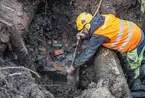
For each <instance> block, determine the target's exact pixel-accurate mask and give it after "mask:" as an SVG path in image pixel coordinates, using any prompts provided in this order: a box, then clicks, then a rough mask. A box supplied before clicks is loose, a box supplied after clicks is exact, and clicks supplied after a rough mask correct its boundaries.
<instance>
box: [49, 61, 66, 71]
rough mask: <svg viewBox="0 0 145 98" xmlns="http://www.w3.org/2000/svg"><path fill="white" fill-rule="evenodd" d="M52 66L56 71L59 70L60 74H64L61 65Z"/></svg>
mask: <svg viewBox="0 0 145 98" xmlns="http://www.w3.org/2000/svg"><path fill="white" fill-rule="evenodd" d="M52 66H53V67H54V68H55V69H56V70H59V71H61V72H65V68H64V66H61V65H58V64H55V63H54V64H52Z"/></svg>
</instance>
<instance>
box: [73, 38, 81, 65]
mask: <svg viewBox="0 0 145 98" xmlns="http://www.w3.org/2000/svg"><path fill="white" fill-rule="evenodd" d="M78 45H79V39H77V44H76V48H75V51H74V54H73V59H72V63H71V67H73V64H74V60H75V57H76V53H77V49H78Z"/></svg>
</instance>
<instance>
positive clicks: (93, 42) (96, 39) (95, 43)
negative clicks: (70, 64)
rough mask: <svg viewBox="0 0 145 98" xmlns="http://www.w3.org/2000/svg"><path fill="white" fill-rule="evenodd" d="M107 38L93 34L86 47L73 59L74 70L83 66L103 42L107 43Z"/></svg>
mask: <svg viewBox="0 0 145 98" xmlns="http://www.w3.org/2000/svg"><path fill="white" fill-rule="evenodd" d="M109 41H110V40H109V39H108V38H107V37H104V36H101V35H96V34H93V35H92V37H91V39H90V41H89V45H88V47H87V48H86V49H85V50H84V51H83V52H82V53H81V54H80V55H79V56H78V57H77V58H76V59H75V62H74V68H77V67H79V66H81V65H84V64H85V63H86V62H87V61H88V60H90V59H91V58H92V57H93V55H94V54H95V53H96V51H97V49H98V48H99V46H101V44H102V43H104V42H109Z"/></svg>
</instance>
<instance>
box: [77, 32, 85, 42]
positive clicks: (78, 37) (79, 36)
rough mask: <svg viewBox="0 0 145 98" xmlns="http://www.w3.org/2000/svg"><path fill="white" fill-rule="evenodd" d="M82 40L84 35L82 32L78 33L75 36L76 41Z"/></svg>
mask: <svg viewBox="0 0 145 98" xmlns="http://www.w3.org/2000/svg"><path fill="white" fill-rule="evenodd" d="M82 38H85V35H84V34H83V33H82V32H79V33H78V34H77V39H78V40H80V39H82Z"/></svg>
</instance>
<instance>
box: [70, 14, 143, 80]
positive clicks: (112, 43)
mask: <svg viewBox="0 0 145 98" xmlns="http://www.w3.org/2000/svg"><path fill="white" fill-rule="evenodd" d="M76 26H77V29H78V30H79V31H80V32H79V33H78V34H77V38H78V39H86V40H89V44H88V47H87V48H86V49H85V50H84V51H83V52H82V53H81V54H80V55H79V56H77V57H76V59H75V62H74V65H73V66H71V67H70V68H69V70H68V74H72V72H73V71H74V70H75V69H76V68H78V67H79V66H81V65H84V64H85V63H86V62H87V61H89V60H90V59H91V58H92V57H93V55H94V54H95V53H96V52H97V50H98V48H99V47H100V46H101V45H102V46H104V47H106V48H109V49H112V50H116V51H119V52H121V53H122V54H125V55H126V59H127V61H128V63H129V71H130V72H131V73H133V74H131V75H130V76H131V77H129V78H132V79H136V78H138V77H140V78H142V79H143V78H145V53H144V51H145V38H144V33H143V31H142V30H141V29H140V28H139V27H138V26H137V25H136V24H135V23H133V22H131V21H127V20H122V19H119V18H117V17H116V16H114V15H113V14H105V15H98V16H97V15H96V16H94V17H93V16H92V14H90V13H87V12H83V13H81V14H80V15H79V16H78V17H77V19H76Z"/></svg>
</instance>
